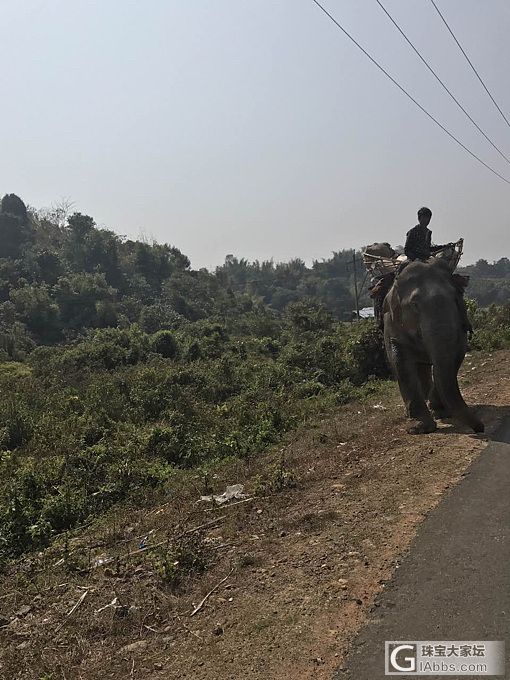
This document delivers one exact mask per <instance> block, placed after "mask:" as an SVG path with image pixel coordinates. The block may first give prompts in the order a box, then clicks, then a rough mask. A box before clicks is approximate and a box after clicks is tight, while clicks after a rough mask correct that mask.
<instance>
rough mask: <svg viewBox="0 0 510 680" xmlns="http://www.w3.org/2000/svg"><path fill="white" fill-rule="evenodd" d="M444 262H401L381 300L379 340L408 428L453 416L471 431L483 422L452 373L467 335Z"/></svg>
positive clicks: (429, 427) (425, 428) (429, 426)
mask: <svg viewBox="0 0 510 680" xmlns="http://www.w3.org/2000/svg"><path fill="white" fill-rule="evenodd" d="M456 296H457V291H456V290H455V288H454V286H453V284H452V278H451V274H450V271H449V269H448V267H447V265H446V264H445V263H444V262H442V261H441V260H438V259H435V258H431V259H429V260H428V262H420V261H415V262H411V263H410V264H408V265H407V267H405V269H404V270H403V271H402V272H401V274H400V275H399V276H397V278H396V281H395V283H394V284H393V286H392V288H391V289H390V291H389V292H388V295H387V296H386V298H385V300H384V306H383V315H384V342H385V346H386V353H387V355H388V359H389V362H390V364H391V366H392V368H393V370H394V372H395V374H396V376H397V379H398V385H399V388H400V393H401V395H402V398H403V400H404V403H405V405H406V408H407V414H408V416H409V417H410V418H413V419H415V420H417V421H418V424H417V425H416V426H414V427H412V428H411V429H410V430H409V432H411V433H413V434H418V433H426V432H433V431H434V430H435V429H436V422H435V420H434V418H433V417H432V414H431V412H430V410H429V408H428V406H427V403H426V402H427V400H428V401H429V403H430V408H431V409H432V412H433V414H434V415H435V416H436V417H437V418H448V417H453V418H455V419H456V420H459V421H460V422H461V423H464V424H465V425H467V426H469V427H470V428H471V429H472V430H474V431H475V432H483V429H484V426H483V423H482V422H481V421H480V420H479V419H478V418H477V417H476V416H475V415H474V414H473V413H472V412H471V411H470V410H469V409H468V407H467V406H466V403H465V402H464V399H463V398H462V395H461V393H460V390H459V385H458V382H457V373H458V370H459V368H460V366H461V364H462V362H463V360H464V355H465V353H466V345H467V336H466V331H465V330H464V328H463V324H462V322H461V317H460V313H459V308H458V306H457V302H456Z"/></svg>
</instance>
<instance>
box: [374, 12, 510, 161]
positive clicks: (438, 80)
mask: <svg viewBox="0 0 510 680" xmlns="http://www.w3.org/2000/svg"><path fill="white" fill-rule="evenodd" d="M376 2H377V4H378V5H379V7H380V8H381V9H382V11H383V12H384V13H385V14H386V16H387V17H388V19H390V21H391V22H392V23H393V25H394V26H395V28H396V29H397V30H398V31H399V32H400V34H401V35H402V36H403V37H404V39H405V40H406V41H407V43H408V44H409V45H410V46H411V47H412V48H413V50H414V51H415V52H416V54H417V55H418V56H419V57H420V59H421V60H422V62H423V63H424V64H425V66H426V67H427V68H428V70H429V71H430V72H431V73H432V75H433V76H434V78H435V79H436V80H437V82H438V83H439V84H440V85H441V87H442V88H443V89H444V90H446V92H447V93H448V94H449V95H450V97H451V98H452V99H453V101H454V102H455V103H456V104H457V106H458V107H459V108H460V109H461V111H463V112H464V114H465V115H466V116H467V117H468V118H469V120H470V121H471V122H472V123H473V125H474V126H475V127H476V129H477V130H478V131H479V132H481V133H482V135H483V136H484V137H485V139H486V140H487V141H488V142H489V144H490V145H491V146H492V147H493V148H494V149H496V151H497V152H498V153H499V155H500V156H501V157H502V158H504V159H505V161H506V162H507V163H509V164H510V159H508V158H507V157H506V156H505V154H504V153H503V152H502V151H501V150H500V149H498V147H497V146H496V145H495V144H494V142H493V141H492V139H490V137H488V135H486V134H485V132H484V131H483V130H482V128H481V127H480V126H479V125H478V123H477V122H476V121H475V120H473V118H471V116H470V115H469V113H468V112H467V111H466V109H465V108H464V107H463V106H462V104H461V103H460V102H459V100H458V99H457V98H456V97H455V95H454V94H453V93H452V92H451V91H450V90H449V89H448V87H447V86H446V85H445V84H444V82H443V81H442V80H441V78H440V77H439V76H438V75H437V73H436V72H435V71H434V69H433V68H432V66H430V64H429V63H428V62H427V60H426V59H425V57H423V56H422V54H421V53H420V52H419V51H418V49H417V48H416V47H415V46H414V45H413V43H412V42H411V40H410V39H409V38H408V37H407V35H406V34H405V33H404V31H403V30H402V29H401V28H400V26H399V25H398V24H397V22H396V21H395V19H394V18H393V17H392V16H391V14H390V13H389V12H388V10H387V9H386V7H385V6H384V5H383V4H382V2H381V0H376Z"/></svg>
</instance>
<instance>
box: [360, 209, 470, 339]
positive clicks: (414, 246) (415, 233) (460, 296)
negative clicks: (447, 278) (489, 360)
mask: <svg viewBox="0 0 510 680" xmlns="http://www.w3.org/2000/svg"><path fill="white" fill-rule="evenodd" d="M431 219H432V210H430V208H426V207H423V208H420V209H419V210H418V224H417V225H416V226H415V227H413V228H412V229H410V230H409V231H408V232H407V235H406V243H405V247H404V253H405V255H406V257H407V260H405V261H404V262H402V263H401V264H400V265H399V267H398V270H397V276H399V275H400V274H401V273H402V272H403V271H404V269H405V268H406V267H407V266H408V265H409V263H410V262H414V261H416V260H420V261H421V262H426V261H427V260H428V259H429V258H430V257H431V256H432V255H433V254H434V253H435V252H437V251H438V250H441V249H443V248H444V247H445V246H439V245H433V244H432V231H431V230H430V229H429V228H428V226H429V224H430V220H431ZM467 282H468V278H466V277H463V276H460V275H458V274H453V275H452V283H453V285H454V287H455V290H456V291H457V298H456V302H457V307H458V310H459V314H460V317H461V321H462V325H463V328H464V330H465V331H466V333H472V332H473V328H472V326H471V323H470V321H469V318H468V313H467V307H466V301H465V300H464V291H465V288H466V286H467ZM392 283H393V280H392V279H391V278H390V277H385V279H384V280H382V281H381V284H380V285H379V286H376V287H375V288H374V290H373V292H372V297H373V299H374V309H375V316H376V319H377V320H378V321H379V325H380V327H381V329H382V328H383V316H382V313H381V310H382V303H383V300H384V297H385V296H386V294H387V292H388V290H389V289H390V287H391V284H392Z"/></svg>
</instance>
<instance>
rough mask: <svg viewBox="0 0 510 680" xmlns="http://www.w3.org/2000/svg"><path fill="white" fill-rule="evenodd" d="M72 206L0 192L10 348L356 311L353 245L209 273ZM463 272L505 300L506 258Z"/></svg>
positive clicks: (0, 279)
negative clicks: (311, 309) (117, 331)
mask: <svg viewBox="0 0 510 680" xmlns="http://www.w3.org/2000/svg"><path fill="white" fill-rule="evenodd" d="M69 212H70V211H68V210H67V206H65V205H60V206H57V207H55V208H53V209H50V210H35V209H28V210H27V208H26V206H25V204H24V203H23V201H22V200H21V199H20V198H19V197H17V196H16V195H14V194H8V195H6V196H4V198H3V199H2V202H1V206H0V333H1V337H2V344H3V347H4V351H6V352H7V353H8V354H13V353H14V354H15V353H16V352H18V354H26V353H27V352H30V350H31V349H32V348H33V347H35V346H36V345H39V344H58V343H61V342H66V341H70V340H74V339H76V338H77V337H79V336H80V335H82V334H83V333H84V332H85V331H87V329H93V328H105V327H119V328H129V327H130V325H131V324H133V323H136V324H138V325H139V327H140V328H141V330H142V331H144V332H146V333H155V332H156V331H159V330H176V329H178V328H180V327H181V326H183V325H184V324H187V323H190V322H191V323H192V322H196V321H199V320H205V319H207V320H209V321H213V322H219V323H223V324H226V326H227V327H228V328H229V330H232V331H234V332H243V323H244V322H241V320H242V319H245V317H246V315H247V314H248V315H249V314H253V313H258V314H261V313H262V310H264V311H263V314H264V315H268V316H269V317H270V316H271V315H272V314H279V313H281V312H283V311H284V310H285V309H286V307H287V306H288V305H289V303H292V302H294V303H295V302H300V301H303V300H315V301H317V302H320V303H321V304H323V305H324V306H325V308H326V309H327V310H328V311H329V312H331V313H332V314H333V315H334V316H335V317H336V318H338V319H343V320H346V319H350V318H352V310H353V309H354V307H355V299H354V272H353V266H352V256H353V251H352V250H339V251H337V252H334V253H333V254H332V256H331V257H330V258H329V259H323V260H321V261H315V262H313V264H312V265H311V266H310V267H308V266H306V264H305V263H304V262H303V261H302V260H299V259H293V260H290V261H289V262H284V263H275V262H273V261H272V260H270V261H264V262H258V261H255V262H248V261H247V260H246V259H244V258H241V259H238V258H237V257H234V256H233V255H227V257H226V259H225V263H224V264H223V265H222V266H220V267H217V268H216V270H215V271H214V272H209V271H207V270H206V269H200V270H192V269H191V266H190V261H189V259H188V257H187V256H186V255H184V254H183V253H182V252H181V251H180V250H179V249H178V248H176V247H175V246H170V245H168V244H159V243H155V242H152V243H148V242H146V241H143V240H136V241H134V240H130V239H125V238H123V237H121V236H119V235H117V234H115V233H114V232H112V231H109V230H106V229H99V228H98V227H97V226H96V224H95V222H94V220H93V218H92V217H89V216H87V215H83V214H81V213H77V212H75V213H73V214H68V213H69ZM359 256H360V253H356V258H357V259H358V260H359ZM349 263H351V264H350V266H349ZM356 266H357V272H356V273H357V277H358V286H359V287H360V288H362V293H361V298H360V306H361V307H362V306H365V305H369V304H370V298H369V295H368V290H367V286H366V276H365V271H364V268H363V264H362V263H360V262H358V263H357V265H356ZM461 271H462V272H463V273H467V274H469V275H470V276H471V282H470V286H469V288H468V293H469V295H470V296H471V297H473V298H475V299H476V300H477V301H478V303H479V304H480V305H481V306H486V305H489V304H491V303H493V302H495V303H498V304H500V303H503V302H506V301H508V300H509V299H510V261H509V260H508V259H507V258H502V259H501V260H499V261H498V262H496V263H494V264H489V263H488V262H487V261H485V260H479V261H478V262H477V263H476V264H475V265H472V266H469V267H465V268H463V269H462V270H461Z"/></svg>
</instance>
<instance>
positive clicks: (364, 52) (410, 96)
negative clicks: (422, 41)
mask: <svg viewBox="0 0 510 680" xmlns="http://www.w3.org/2000/svg"><path fill="white" fill-rule="evenodd" d="M312 2H314V3H315V4H316V5H317V7H319V9H321V10H322V11H323V12H324V14H325V15H326V16H327V17H329V18H330V19H331V21H332V22H333V23H334V24H335V26H337V28H339V29H340V30H341V31H342V33H344V34H345V35H346V36H347V37H348V38H349V40H351V41H352V42H353V43H354V44H355V45H356V47H358V48H359V49H360V50H361V51H362V52H363V54H364V55H365V56H366V57H368V58H369V59H370V61H371V62H372V63H373V64H374V65H375V66H377V68H378V69H379V70H380V71H382V72H383V73H384V75H385V76H386V77H387V78H389V79H390V80H391V82H392V83H393V84H394V85H396V86H397V87H398V89H399V90H400V91H401V92H403V93H404V94H405V95H406V97H408V98H409V99H410V100H411V101H412V102H413V103H414V104H416V106H417V107H418V108H419V109H420V110H421V111H423V113H424V114H425V115H426V116H428V117H429V118H430V120H432V121H433V122H434V123H435V124H436V125H438V126H439V127H440V128H441V130H443V132H446V134H447V135H448V136H449V137H451V139H453V141H454V142H456V143H457V144H458V145H459V146H461V147H462V148H463V149H464V151H467V152H468V154H469V155H470V156H472V157H473V158H475V159H476V160H477V161H478V162H479V163H481V164H482V165H483V166H484V167H486V168H487V170H490V172H492V173H493V174H494V175H496V176H497V177H499V178H500V179H502V180H503V182H506V183H507V184H509V185H510V180H508V179H507V178H506V177H503V175H500V174H499V172H497V170H494V168H491V166H490V165H488V164H487V163H486V162H485V161H483V160H482V159H481V158H479V157H478V156H477V155H476V154H475V153H474V152H473V151H471V150H470V149H468V147H467V146H466V145H465V144H463V143H462V142H461V141H460V140H459V139H457V137H455V135H453V134H452V133H451V132H450V131H449V130H447V129H446V128H445V126H444V125H442V124H441V123H440V122H439V121H438V120H437V119H436V118H434V116H433V115H432V114H431V113H429V112H428V111H427V110H426V109H425V108H424V107H423V106H422V105H421V104H420V103H419V102H418V101H416V99H415V98H414V97H413V96H412V95H410V94H409V92H407V90H405V89H404V88H403V87H402V85H400V84H399V83H398V82H397V81H396V80H395V78H393V76H390V74H389V73H388V71H386V70H385V69H384V68H383V67H382V66H381V65H380V64H379V63H378V62H377V61H376V60H375V59H374V58H373V57H372V56H371V55H370V54H369V53H368V52H367V51H366V50H365V48H364V47H362V46H361V45H360V44H359V42H357V41H356V40H355V39H354V38H353V37H352V35H351V34H350V33H348V32H347V30H346V29H345V28H344V27H343V26H342V25H341V24H340V23H339V22H338V21H337V20H336V19H335V17H334V16H332V15H331V14H330V13H329V12H328V11H327V9H326V8H325V7H323V6H322V5H321V4H320V2H319V1H318V0H312Z"/></svg>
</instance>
